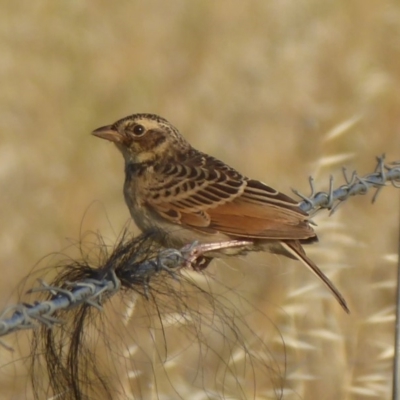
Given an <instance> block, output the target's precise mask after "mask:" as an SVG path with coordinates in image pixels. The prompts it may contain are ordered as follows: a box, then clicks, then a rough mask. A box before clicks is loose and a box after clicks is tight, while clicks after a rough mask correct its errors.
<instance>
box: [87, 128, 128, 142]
mask: <svg viewBox="0 0 400 400" xmlns="http://www.w3.org/2000/svg"><path fill="white" fill-rule="evenodd" d="M92 135H94V136H97V137H99V138H102V139H106V140H109V141H110V142H114V143H123V141H124V137H123V136H122V135H121V134H120V133H119V132H118V131H117V130H115V129H113V127H112V125H107V126H102V127H101V128H98V129H96V130H95V131H93V132H92Z"/></svg>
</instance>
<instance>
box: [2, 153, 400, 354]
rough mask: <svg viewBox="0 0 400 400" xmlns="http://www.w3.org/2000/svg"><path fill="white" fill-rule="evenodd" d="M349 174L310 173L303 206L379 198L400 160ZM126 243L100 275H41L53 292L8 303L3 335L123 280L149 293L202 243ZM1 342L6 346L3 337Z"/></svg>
mask: <svg viewBox="0 0 400 400" xmlns="http://www.w3.org/2000/svg"><path fill="white" fill-rule="evenodd" d="M343 175H344V179H345V182H346V183H345V184H343V185H341V186H339V187H338V188H337V189H335V190H334V189H333V183H334V180H333V178H332V177H331V178H330V184H329V190H328V191H327V192H317V193H316V191H315V187H314V181H313V179H312V178H310V179H309V182H310V187H311V194H310V196H305V195H303V194H301V193H299V192H298V191H296V190H294V193H296V194H297V195H298V196H300V197H301V198H302V199H303V201H301V202H300V208H302V209H303V210H304V211H306V212H308V213H313V212H316V211H318V210H320V209H328V210H330V211H331V213H332V212H334V211H335V210H336V208H337V207H338V206H339V205H340V204H341V203H343V202H344V201H345V200H347V199H348V198H349V197H350V196H355V195H365V194H366V193H367V192H368V191H369V190H370V189H372V188H375V189H376V192H375V194H374V196H373V199H372V201H373V202H374V201H375V200H376V198H377V195H378V194H379V192H380V190H381V189H382V188H383V187H384V186H386V185H387V184H388V183H390V184H391V185H392V186H393V187H395V188H400V162H394V163H390V164H386V163H385V157H384V156H381V157H377V166H376V168H375V170H374V172H372V173H370V174H368V175H365V176H363V177H360V176H359V175H358V174H357V172H356V171H354V172H353V173H352V174H351V176H350V177H349V176H348V174H347V171H346V170H345V169H343ZM135 240H136V241H135V244H136V245H137V244H138V243H139V242H140V240H141V239H140V237H138V238H136V239H135ZM121 246H122V250H121V248H117V249H115V250H114V252H113V253H112V254H111V255H110V256H109V258H108V259H107V260H106V262H105V263H104V265H101V266H99V267H98V270H94V271H95V273H93V276H94V277H96V276H98V275H99V274H98V271H99V270H100V271H103V272H104V273H103V277H102V279H96V278H93V277H90V278H86V279H82V280H78V281H75V282H65V283H63V285H62V287H59V286H52V285H48V284H46V283H45V282H44V281H41V282H40V286H39V287H38V288H34V289H31V290H30V293H34V292H47V293H48V294H50V299H48V300H45V301H42V302H36V303H33V304H25V303H24V304H22V303H21V304H17V305H13V306H10V307H7V308H6V309H4V311H3V312H2V313H1V314H0V336H4V335H6V334H8V333H11V332H15V331H18V330H23V329H32V328H35V327H37V326H38V325H40V324H43V325H46V326H47V327H49V328H51V327H52V326H54V325H55V324H60V323H62V320H60V319H59V318H56V317H54V315H55V314H56V312H57V311H60V310H67V309H70V308H73V307H76V306H78V305H81V304H83V303H86V304H88V305H91V306H93V307H96V308H98V309H101V304H102V303H103V302H104V301H105V299H108V298H110V297H111V296H113V295H114V294H115V293H117V292H118V291H119V290H120V289H121V282H123V283H124V285H125V286H129V287H131V288H134V289H136V290H137V291H139V292H140V290H141V292H142V294H143V295H144V296H146V297H147V295H148V290H149V282H150V280H151V279H152V278H154V277H155V276H157V275H158V274H160V273H162V272H164V273H167V274H169V275H170V276H172V277H173V278H175V279H176V278H177V274H176V272H175V271H177V270H178V269H179V268H182V267H184V266H185V265H186V264H185V260H186V257H187V256H188V255H189V254H190V253H191V251H192V250H193V249H194V248H195V247H196V243H194V244H192V245H189V246H185V247H184V248H183V249H181V250H176V249H166V250H158V252H157V253H156V254H153V255H152V256H149V257H148V258H147V259H144V260H141V261H140V262H133V261H132V257H134V254H133V255H132V254H131V253H130V252H129V251H131V250H130V248H131V247H132V246H131V244H130V243H129V242H128V243H126V242H124V243H122V244H121ZM115 265H118V267H115ZM0 343H1V344H3V345H4V346H6V345H5V344H4V343H3V342H0ZM6 347H7V346H6Z"/></svg>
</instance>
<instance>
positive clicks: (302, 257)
mask: <svg viewBox="0 0 400 400" xmlns="http://www.w3.org/2000/svg"><path fill="white" fill-rule="evenodd" d="M281 244H282V246H283V247H284V249H285V250H286V251H288V252H289V253H290V254H291V255H292V256H294V257H295V258H297V259H298V260H299V261H301V262H302V263H303V264H304V265H305V266H306V267H307V268H309V269H310V270H311V272H313V273H314V274H315V275H317V276H318V278H319V279H321V281H322V282H324V283H325V285H326V286H327V287H328V288H329V290H330V291H331V292H332V293H333V295H334V296H335V297H336V300H337V301H338V302H339V304H340V305H341V306H342V307H343V309H344V310H345V311H346V312H347V313H348V314H350V310H349V308H348V307H347V303H346V300H345V299H344V297H343V296H342V295H341V293H340V292H339V290H338V289H336V287H335V285H334V284H333V283H332V282H331V281H330V280H329V279H328V277H327V276H326V275H325V274H324V273H323V272H322V271H321V270H320V269H319V268H318V267H317V265H316V264H314V262H313V261H312V260H310V259H309V258H308V257H307V256H306V253H305V252H304V250H303V248H302V247H301V244H300V243H299V242H297V241H294V240H290V241H285V242H281Z"/></svg>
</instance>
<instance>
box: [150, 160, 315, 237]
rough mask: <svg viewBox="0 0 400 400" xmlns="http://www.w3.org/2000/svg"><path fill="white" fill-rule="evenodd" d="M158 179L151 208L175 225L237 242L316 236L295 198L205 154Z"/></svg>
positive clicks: (169, 166) (165, 168) (169, 169)
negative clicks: (221, 234) (246, 239)
mask: <svg viewBox="0 0 400 400" xmlns="http://www.w3.org/2000/svg"><path fill="white" fill-rule="evenodd" d="M155 175H156V176H157V183H156V184H153V186H152V187H151V188H148V189H147V193H146V194H145V195H146V199H147V204H148V206H150V207H151V208H152V209H153V210H154V211H156V212H157V213H158V214H159V215H161V216H162V217H164V218H166V219H168V220H170V221H171V222H174V223H177V224H181V225H185V226H187V227H191V228H193V229H196V230H200V231H204V232H217V231H218V232H222V233H226V234H228V235H232V236H237V237H252V238H260V239H261V238H262V239H307V238H312V237H314V236H315V233H314V231H313V230H312V228H311V227H310V226H309V224H308V222H307V214H306V213H304V212H303V211H302V210H301V209H300V208H299V207H298V206H297V203H296V202H295V201H294V200H293V199H291V198H290V197H288V196H286V195H284V194H282V193H279V192H277V191H276V190H274V189H271V188H270V187H268V186H267V185H265V184H263V183H261V182H259V181H255V180H251V179H248V178H246V177H244V176H242V175H241V174H240V173H239V172H237V171H236V170H234V169H233V168H231V167H229V166H227V165H226V164H224V163H222V162H221V161H219V160H217V159H215V158H213V157H210V156H207V155H205V154H203V153H200V152H195V153H192V154H191V156H190V157H188V158H187V159H186V160H180V162H174V163H170V164H167V165H165V166H162V167H158V168H157V170H156V171H155Z"/></svg>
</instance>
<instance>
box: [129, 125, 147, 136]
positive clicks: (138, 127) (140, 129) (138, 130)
mask: <svg viewBox="0 0 400 400" xmlns="http://www.w3.org/2000/svg"><path fill="white" fill-rule="evenodd" d="M132 132H133V133H134V134H135V135H137V136H140V135H143V133H144V132H145V129H144V126H143V125H135V126H134V127H133V129H132Z"/></svg>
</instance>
